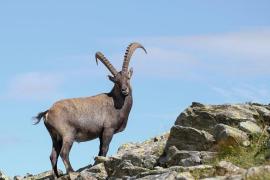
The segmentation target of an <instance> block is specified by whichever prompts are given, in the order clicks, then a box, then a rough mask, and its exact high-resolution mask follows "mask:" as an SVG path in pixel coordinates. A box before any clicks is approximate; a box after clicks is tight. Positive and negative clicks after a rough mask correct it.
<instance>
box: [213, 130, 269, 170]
mask: <svg viewBox="0 0 270 180" xmlns="http://www.w3.org/2000/svg"><path fill="white" fill-rule="evenodd" d="M250 142H251V143H250V146H248V147H243V146H240V145H238V146H225V145H220V147H219V150H218V154H217V156H216V157H215V158H214V159H212V160H210V161H209V162H208V164H211V165H216V164H217V163H218V162H220V161H222V160H225V161H229V162H231V163H233V164H235V165H237V166H239V167H242V168H249V167H253V166H259V165H269V164H270V160H269V159H270V148H269V135H268V133H267V132H266V131H265V130H264V131H263V133H262V134H260V135H252V136H251V137H250Z"/></svg>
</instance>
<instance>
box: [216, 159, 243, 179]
mask: <svg viewBox="0 0 270 180" xmlns="http://www.w3.org/2000/svg"><path fill="white" fill-rule="evenodd" d="M244 173H246V170H245V169H243V168H240V167H238V166H236V165H234V164H232V163H231V162H227V161H220V162H219V163H218V164H217V165H216V174H217V175H219V176H225V175H238V174H240V175H241V174H244Z"/></svg>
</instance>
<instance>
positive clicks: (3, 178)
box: [0, 171, 10, 180]
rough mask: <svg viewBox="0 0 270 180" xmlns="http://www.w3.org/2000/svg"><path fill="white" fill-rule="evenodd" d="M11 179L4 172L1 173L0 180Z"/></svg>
mask: <svg viewBox="0 0 270 180" xmlns="http://www.w3.org/2000/svg"><path fill="white" fill-rule="evenodd" d="M9 179H10V178H9V177H8V176H7V175H5V174H4V172H2V171H0V180H9Z"/></svg>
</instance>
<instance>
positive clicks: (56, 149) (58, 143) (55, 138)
mask: <svg viewBox="0 0 270 180" xmlns="http://www.w3.org/2000/svg"><path fill="white" fill-rule="evenodd" d="M44 124H45V126H46V128H47V130H48V131H49V134H50V136H51V139H52V152H51V155H50V160H51V164H52V170H53V172H54V175H55V176H56V177H57V178H58V177H60V176H59V174H58V169H57V160H58V157H59V154H60V152H61V149H62V145H63V141H62V139H61V137H60V136H59V135H57V134H56V133H55V132H53V128H52V127H51V126H50V125H49V124H46V123H44Z"/></svg>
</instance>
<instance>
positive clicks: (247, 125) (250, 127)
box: [239, 121, 262, 134]
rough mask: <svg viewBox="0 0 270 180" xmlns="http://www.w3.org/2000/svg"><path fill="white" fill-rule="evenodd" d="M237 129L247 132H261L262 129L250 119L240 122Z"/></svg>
mask: <svg viewBox="0 0 270 180" xmlns="http://www.w3.org/2000/svg"><path fill="white" fill-rule="evenodd" d="M239 129H240V130H242V131H244V132H246V133H248V134H259V133H262V129H261V128H260V126H258V125H257V124H256V123H254V122H251V121H245V122H240V124H239Z"/></svg>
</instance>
